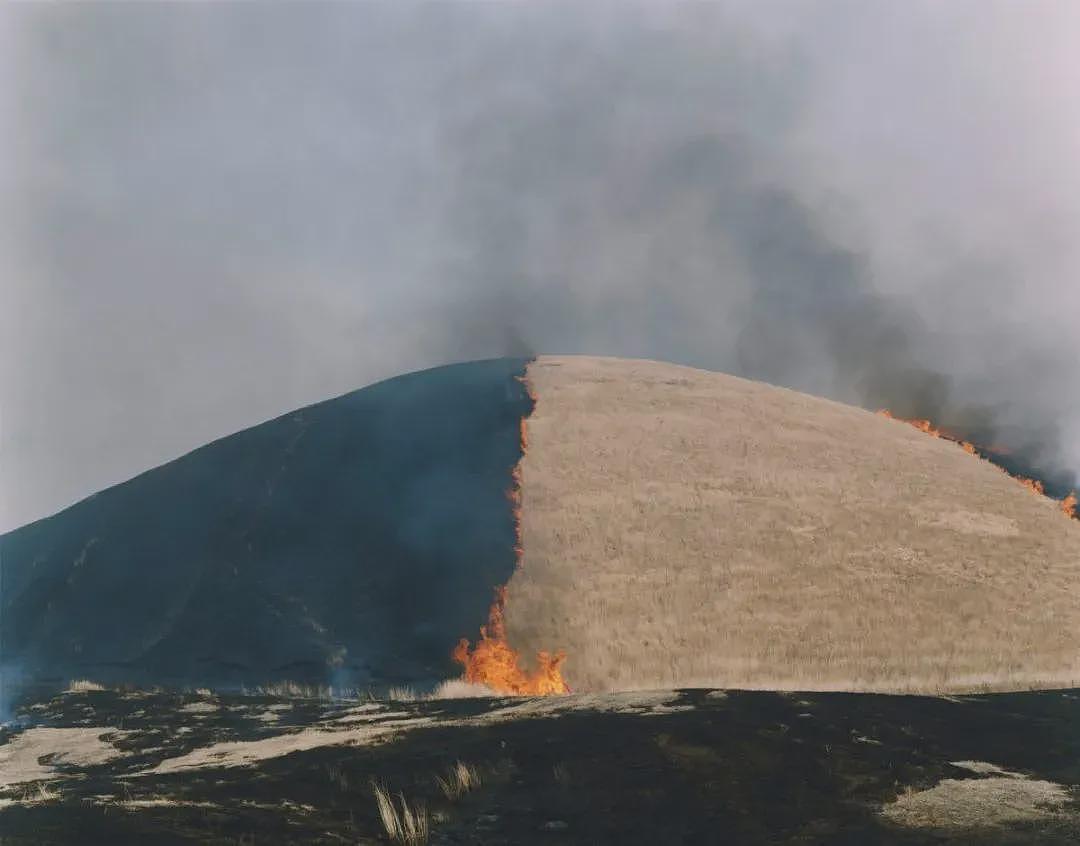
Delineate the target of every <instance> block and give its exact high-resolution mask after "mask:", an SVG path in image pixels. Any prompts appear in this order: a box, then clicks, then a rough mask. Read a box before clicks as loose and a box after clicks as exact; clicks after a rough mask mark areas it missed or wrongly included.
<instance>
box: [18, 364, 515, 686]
mask: <svg viewBox="0 0 1080 846" xmlns="http://www.w3.org/2000/svg"><path fill="white" fill-rule="evenodd" d="M523 367H524V361H523V360H520V359H503V360H495V361H485V362H474V363H470V364H465V365H455V366H450V367H442V368H437V369H434V370H428V371H424V372H422V373H413V374H409V375H407V376H402V377H399V378H396V379H391V380H389V381H386V382H382V383H379V384H377V385H373V386H371V387H368V388H365V389H362V390H359V391H355V392H353V393H350V394H347V395H345V396H343V397H339V398H337V399H333V400H329V401H327V402H323V403H319V404H317V405H313V406H310V407H308V408H303V409H300V410H298V411H296V412H293V413H291V414H286V415H284V416H282V417H279V418H277V419H276V420H272V421H270V422H268V423H264V424H262V425H260V426H256V427H254V428H252V429H248V430H246V431H244V432H240V433H238V434H235V435H232V436H230V437H227V438H224V439H222V440H219V441H216V442H214V443H212V444H209V445H208V446H205V447H203V448H201V449H198V450H196V451H194V452H192V453H190V454H188V455H185V456H183V457H182V458H179V459H177V460H176V461H173V462H170V463H168V464H166V465H164V466H161V467H158V468H156V469H154V470H151V471H149V472H147V473H144V474H142V475H140V476H138V477H136V478H134V479H132V480H130V481H128V482H125V483H123V484H120V485H117V486H115V487H113V488H110V489H108V490H106V491H103V492H101V493H99V494H97V495H95V496H92V497H90V498H88V499H86V500H84V501H82V502H80V503H78V504H76V505H74V506H72V507H71V508H68V509H67V510H65V511H63V512H61V513H59V514H57V515H55V516H52V517H49V518H47V519H45V520H41V521H38V522H36V523H33V524H31V525H28V526H25V527H23V528H21V529H18V530H16V531H13V532H10V533H8V534H6V535H4V536H2V537H0V559H2V562H3V593H2V595H0V600H2V608H0V610H2V614H0V624H2V628H0V638H2V643H0V645H2V651H3V659H4V666H5V669H6V670H7V672H8V674H9V678H10V676H11V675H12V674H13V673H18V674H20V675H21V676H22V677H23V678H24V680H26V681H36V680H42V679H49V678H53V679H56V680H58V681H60V682H61V683H64V682H66V681H67V680H68V679H70V678H87V677H89V678H92V679H95V680H97V681H116V682H134V683H154V684H161V683H171V684H183V683H192V684H200V685H236V684H261V683H266V682H272V681H277V680H291V681H298V682H305V683H317V684H327V683H331V682H333V683H335V684H343V685H357V686H367V685H376V686H377V685H380V684H398V683H424V682H427V681H435V680H438V679H441V678H445V677H447V676H449V675H452V674H453V672H454V666H453V663H452V661H451V660H450V657H449V653H450V648H451V646H452V645H453V643H454V642H455V641H456V639H457V638H458V637H460V636H461V635H462V634H463V633H466V632H472V631H475V630H476V628H477V627H478V626H479V624H480V623H481V622H482V621H483V619H484V616H485V613H486V609H487V604H488V602H489V600H490V597H491V588H492V586H493V585H495V584H498V583H501V582H504V581H505V580H506V579H507V578H508V576H509V574H510V572H511V570H512V568H513V566H514V557H513V553H512V549H511V547H512V544H513V522H512V519H511V515H510V513H509V510H508V508H507V504H506V497H505V491H506V487H507V481H508V479H509V476H510V471H511V468H512V467H513V465H514V463H515V462H516V461H517V460H518V458H519V455H520V447H519V443H518V425H519V420H520V418H521V416H522V415H523V414H526V413H527V412H528V409H529V406H530V401H529V399H528V397H527V396H526V395H525V394H524V392H523V390H522V387H521V385H520V383H519V382H518V381H517V380H516V379H515V378H514V377H515V375H520V373H521V372H522V368H523Z"/></svg>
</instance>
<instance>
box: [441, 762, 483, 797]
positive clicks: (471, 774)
mask: <svg viewBox="0 0 1080 846" xmlns="http://www.w3.org/2000/svg"><path fill="white" fill-rule="evenodd" d="M480 782H481V778H480V771H479V770H477V769H476V767H474V766H473V765H472V764H466V763H465V762H464V761H458V762H457V763H455V764H454V765H453V766H452V767H450V769H449V770H448V771H447V774H446V778H443V777H442V776H439V775H437V776H435V783H436V784H438V785H439V789H440V790H441V791H442V792H443V796H445V797H446V798H447V799H449V800H450V801H451V802H453V801H455V800H456V799H460V798H461V797H462V796H464V795H465V794H466V793H468V792H469V791H471V790H475V789H476V788H478V787H479V786H480Z"/></svg>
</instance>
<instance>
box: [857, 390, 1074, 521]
mask: <svg viewBox="0 0 1080 846" xmlns="http://www.w3.org/2000/svg"><path fill="white" fill-rule="evenodd" d="M878 414H880V415H881V416H882V417H887V418H889V419H890V420H898V421H900V422H901V423H907V424H908V425H909V426H914V427H915V428H916V429H918V430H919V431H920V432H925V433H926V434H928V435H931V436H932V437H935V438H941V439H942V440H946V441H952V442H953V443H955V444H958V445H959V446H960V447H962V448H963V450H964V452H966V453H968V454H969V455H974V456H976V457H978V458H983V459H988V456H991V455H1008V454H1009V451H1008V449H1006V448H1003V447H990V448H983V447H978V446H976V445H975V444H973V443H971V442H970V441H965V440H962V439H960V438H958V437H957V436H956V435H953V434H951V433H949V432H947V431H945V430H944V429H939V428H938V427H937V426H935V425H934V424H933V423H931V422H930V421H929V420H924V419H922V418H917V417H916V418H905V417H897V416H896V415H895V414H893V413H892V412H891V411H889V410H888V409H887V408H883V409H881V410H880V411H879V412H878ZM988 460H990V463H991V464H994V466H996V467H998V468H999V469H1000V470H1002V472H1005V473H1008V471H1007V470H1005V469H1004V468H1003V467H1001V466H1000V465H998V464H996V463H995V462H994V461H993V460H992V459H988ZM1009 475H1010V476H1012V478H1014V479H1016V481H1018V482H1019V483H1020V484H1021V485H1023V486H1024V487H1025V488H1027V489H1028V490H1029V491H1031V492H1032V493H1033V494H1037V495H1039V496H1046V485H1044V484H1043V483H1042V482H1041V481H1039V480H1038V479H1028V478H1026V477H1024V476H1013V475H1012V474H1011V473H1009ZM1058 505H1059V507H1060V508H1061V511H1062V513H1063V514H1064V515H1065V516H1066V517H1071V518H1072V519H1074V520H1080V514H1078V513H1077V508H1076V506H1077V498H1076V491H1072V492H1071V493H1069V495H1068V496H1066V497H1065V498H1064V499H1062V500H1060V501H1059V503H1058Z"/></svg>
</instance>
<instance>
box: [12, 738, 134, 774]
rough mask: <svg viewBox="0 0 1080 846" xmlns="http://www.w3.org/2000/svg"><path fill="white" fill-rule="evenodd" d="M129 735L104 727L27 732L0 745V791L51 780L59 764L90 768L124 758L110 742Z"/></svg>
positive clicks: (122, 753)
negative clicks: (14, 786)
mask: <svg viewBox="0 0 1080 846" xmlns="http://www.w3.org/2000/svg"><path fill="white" fill-rule="evenodd" d="M128 733H129V732H123V731H118V730H117V729H114V728H108V727H106V726H98V727H94V728H32V729H27V730H26V731H24V732H22V733H21V734H17V735H15V737H13V738H12V739H11V740H10V741H8V743H6V744H5V745H4V746H0V789H5V788H8V787H12V786H13V785H17V784H23V783H26V782H31V781H39V780H42V779H48V778H52V777H53V776H55V775H56V773H57V769H56V767H57V766H58V765H64V766H72V767H90V766H94V765H96V764H104V763H106V762H107V761H111V760H113V759H114V758H120V757H123V756H124V754H125V753H124V752H121V751H120V750H119V749H117V748H116V747H115V746H113V745H112V744H111V743H110V742H109V740H110V739H119V738H123V737H125V736H126V735H127V734H128ZM42 761H44V763H42Z"/></svg>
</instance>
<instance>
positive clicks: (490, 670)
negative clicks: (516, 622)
mask: <svg viewBox="0 0 1080 846" xmlns="http://www.w3.org/2000/svg"><path fill="white" fill-rule="evenodd" d="M516 378H517V380H518V381H519V382H521V384H522V385H523V386H524V388H525V392H526V394H528V396H529V398H530V399H531V400H532V402H533V407H534V408H535V407H536V394H534V393H533V391H532V386H531V385H530V384H529V382H528V380H527V379H526V377H524V376H518V377H516ZM518 438H519V441H520V444H521V454H522V456H524V455H525V451H526V450H527V449H528V447H529V432H528V428H527V425H526V422H525V417H522V418H521V421H520V423H519V426H518ZM521 489H522V477H521V462H520V461H519V462H518V463H517V464H515V465H514V468H513V469H512V470H511V471H510V488H509V490H507V492H506V498H507V499H508V500H509V501H510V509H511V513H512V514H513V517H514V566H515V569H517V568H520V567H521V564H522V561H523V560H524V557H525V549H524V546H523V543H522V534H521ZM506 593H507V588H506V585H502V586H500V587H497V588H496V589H495V601H494V602H492V603H491V609H490V610H489V611H488V623H487V625H486V626H481V627H480V639H479V640H478V641H477V642H476V646H475V647H473V648H470V646H469V640H468V638H462V639H461V640H460V641H459V642H458V645H457V646H456V647H455V648H454V652H453V658H454V660H455V661H457V662H458V663H459V664H461V666H462V670H463V672H462V678H463V679H464V680H465V681H467V682H473V683H476V684H483V685H486V686H488V687H490V688H491V689H492V690H495V691H497V692H498V693H510V694H515V695H518V696H548V695H551V694H558V693H569V692H570V686H569V685H568V684H567V683H566V681H565V680H564V679H563V677H562V670H561V667H562V663H563V661H565V660H566V653H565V652H563V651H562V650H560V651H558V652H555V653H551V652H538V653H537V655H536V665H537V666H536V669H535V670H533V671H532V672H529V671H527V670H524V669H523V668H522V667H521V664H520V660H521V655H520V654H519V653H518V651H517V650H516V649H514V648H513V647H512V646H510V644H509V642H508V641H507V639H506Z"/></svg>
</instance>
